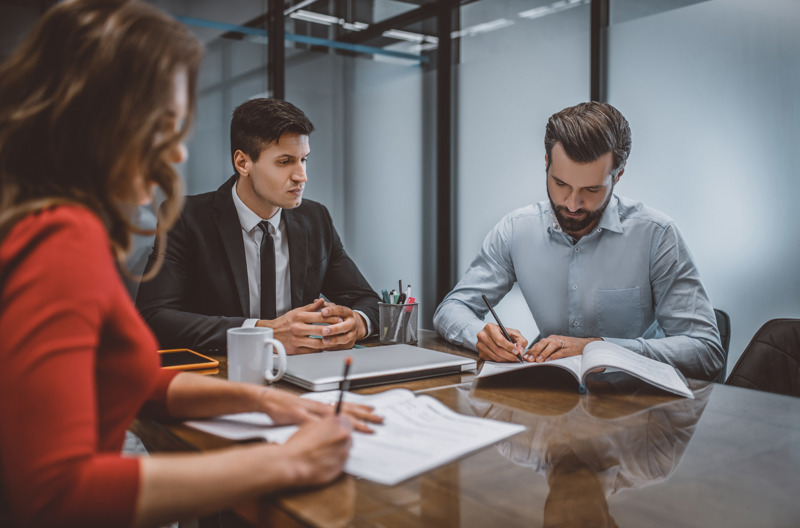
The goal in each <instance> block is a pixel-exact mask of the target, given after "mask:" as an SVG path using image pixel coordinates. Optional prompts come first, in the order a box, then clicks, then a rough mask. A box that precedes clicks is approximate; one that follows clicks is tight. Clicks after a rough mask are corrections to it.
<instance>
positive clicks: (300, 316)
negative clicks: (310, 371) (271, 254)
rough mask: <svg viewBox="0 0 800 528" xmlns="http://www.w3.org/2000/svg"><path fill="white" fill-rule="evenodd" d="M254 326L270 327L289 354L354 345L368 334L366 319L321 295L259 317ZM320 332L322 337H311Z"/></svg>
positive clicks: (351, 346) (318, 334)
mask: <svg viewBox="0 0 800 528" xmlns="http://www.w3.org/2000/svg"><path fill="white" fill-rule="evenodd" d="M321 325H327V326H321ZM256 326H266V327H269V328H272V330H273V332H274V334H275V339H277V340H278V341H280V342H281V343H283V346H285V347H286V353H287V354H289V355H295V354H308V353H311V352H321V351H322V350H342V349H347V348H353V345H354V344H355V343H356V341H358V340H359V339H361V338H362V337H364V336H366V335H367V325H366V322H365V321H364V320H363V318H362V317H361V316H360V315H359V314H357V313H355V312H353V310H351V309H350V308H348V307H346V306H340V305H338V304H333V303H330V302H326V301H325V299H322V298H320V299H317V300H315V301H314V302H313V303H311V304H307V305H305V306H301V307H300V308H295V309H294V310H291V311H289V312H287V313H286V314H284V315H282V316H281V317H278V318H277V319H274V320H271V321H269V320H260V321H258V322H257V323H256ZM320 335H321V336H322V339H319V338H315V337H310V336H320Z"/></svg>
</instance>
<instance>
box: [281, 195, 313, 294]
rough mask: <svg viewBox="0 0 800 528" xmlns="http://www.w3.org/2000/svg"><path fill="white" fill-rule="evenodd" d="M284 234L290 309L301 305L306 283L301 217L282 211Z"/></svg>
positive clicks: (306, 236)
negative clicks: (286, 251) (287, 245)
mask: <svg viewBox="0 0 800 528" xmlns="http://www.w3.org/2000/svg"><path fill="white" fill-rule="evenodd" d="M283 221H284V222H286V233H287V234H288V236H289V270H290V275H291V283H292V284H291V290H292V308H298V307H300V306H302V305H303V286H304V285H305V283H306V269H307V267H306V258H307V251H306V250H307V245H306V244H307V243H308V232H307V231H306V224H305V221H304V220H303V218H302V216H300V215H298V214H297V213H295V212H294V211H292V210H287V209H284V210H283Z"/></svg>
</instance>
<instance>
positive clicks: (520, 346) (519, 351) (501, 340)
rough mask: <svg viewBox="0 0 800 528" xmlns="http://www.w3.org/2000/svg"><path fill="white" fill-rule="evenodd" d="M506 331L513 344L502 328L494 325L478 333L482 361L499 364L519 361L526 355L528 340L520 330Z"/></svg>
mask: <svg viewBox="0 0 800 528" xmlns="http://www.w3.org/2000/svg"><path fill="white" fill-rule="evenodd" d="M506 330H507V331H508V335H509V337H511V339H513V340H514V342H513V343H512V342H511V341H509V340H508V339H506V337H505V336H504V335H503V331H502V330H501V329H500V327H499V326H497V325H496V324H493V323H489V324H487V325H486V326H484V327H483V330H481V331H480V332H478V355H479V356H480V358H481V359H485V360H488V361H498V362H509V361H519V357H520V356H522V355H523V354H524V353H525V347H527V346H528V340H527V339H525V338H524V337H523V336H522V334H521V333H520V332H519V330H515V329H513V328H506Z"/></svg>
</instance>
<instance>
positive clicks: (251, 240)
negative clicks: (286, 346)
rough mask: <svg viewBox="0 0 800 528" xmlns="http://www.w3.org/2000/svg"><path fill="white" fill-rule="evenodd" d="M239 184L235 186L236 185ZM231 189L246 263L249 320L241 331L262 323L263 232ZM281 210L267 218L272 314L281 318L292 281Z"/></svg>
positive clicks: (287, 305)
mask: <svg viewBox="0 0 800 528" xmlns="http://www.w3.org/2000/svg"><path fill="white" fill-rule="evenodd" d="M237 184H238V182H237ZM237 184H234V186H233V204H234V205H235V206H236V213H237V214H238V215H239V224H241V226H242V240H243V241H244V258H245V262H246V263H247V284H248V291H249V293H250V317H251V319H247V320H245V322H244V324H243V325H242V326H243V327H245V328H247V327H253V326H255V325H256V323H257V322H258V320H259V319H261V241H262V240H263V238H264V232H263V231H261V229H260V228H259V227H258V224H260V223H261V222H262V221H263V220H264V219H263V218H261V217H260V216H258V215H257V214H255V213H254V212H253V211H251V210H250V209H249V208H248V207H247V206H246V205H245V204H244V202H243V201H242V199H241V198H239V195H238V194H237V193H236V185H237ZM282 213H283V209H278V212H277V213H275V214H274V215H273V216H272V218H267V219H266V220H267V222H268V225H269V231H270V234H271V235H272V240H273V243H274V244H275V314H276V315H277V316H278V317H280V316H282V315H283V314H285V313H286V312H288V311H289V310H291V309H292V293H291V284H292V282H291V277H290V276H289V242H288V238H287V236H286V223H285V222H281V218H282Z"/></svg>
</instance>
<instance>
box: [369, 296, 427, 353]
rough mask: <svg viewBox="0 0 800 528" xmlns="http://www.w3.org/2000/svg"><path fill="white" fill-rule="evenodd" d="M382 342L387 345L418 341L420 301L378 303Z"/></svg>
mask: <svg viewBox="0 0 800 528" xmlns="http://www.w3.org/2000/svg"><path fill="white" fill-rule="evenodd" d="M378 319H379V323H380V334H379V335H380V342H381V344H385V345H394V344H397V343H412V344H413V343H416V342H417V341H418V339H419V337H418V336H419V303H418V302H410V303H405V304H390V303H381V302H379V303H378Z"/></svg>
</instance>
